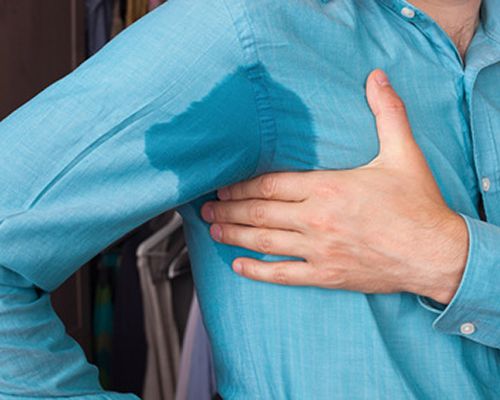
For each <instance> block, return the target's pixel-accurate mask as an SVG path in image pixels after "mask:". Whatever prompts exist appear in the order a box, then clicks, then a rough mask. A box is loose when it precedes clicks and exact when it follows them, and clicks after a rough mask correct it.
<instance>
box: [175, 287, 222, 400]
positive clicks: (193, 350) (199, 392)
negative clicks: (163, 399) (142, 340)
mask: <svg viewBox="0 0 500 400" xmlns="http://www.w3.org/2000/svg"><path fill="white" fill-rule="evenodd" d="M216 391H217V389H216V382H215V370H214V365H213V358H212V348H211V346H210V341H209V338H208V335H207V331H206V330H205V326H204V324H203V319H202V316H201V312H200V307H199V304H198V297H197V296H196V293H195V294H194V295H193V300H192V302H191V309H190V311H189V319H188V325H187V328H186V334H185V336H184V341H183V345H182V355H181V362H180V366H179V379H178V381H177V389H176V393H175V400H211V399H212V398H213V397H214V396H215V395H216Z"/></svg>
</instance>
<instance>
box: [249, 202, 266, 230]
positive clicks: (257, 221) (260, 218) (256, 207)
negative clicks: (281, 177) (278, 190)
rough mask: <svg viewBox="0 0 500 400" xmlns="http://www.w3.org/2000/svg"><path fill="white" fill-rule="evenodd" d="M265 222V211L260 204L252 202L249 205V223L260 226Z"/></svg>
mask: <svg viewBox="0 0 500 400" xmlns="http://www.w3.org/2000/svg"><path fill="white" fill-rule="evenodd" d="M265 220H266V211H265V209H264V206H263V205H262V203H260V202H257V201H254V202H252V203H251V205H250V222H251V223H252V224H253V225H255V226H262V225H263V224H264V222H265Z"/></svg>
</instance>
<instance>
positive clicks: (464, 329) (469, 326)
mask: <svg viewBox="0 0 500 400" xmlns="http://www.w3.org/2000/svg"><path fill="white" fill-rule="evenodd" d="M475 331H476V327H475V326H474V324H473V323H471V322H466V323H465V324H462V325H461V326H460V332H461V333H463V334H464V335H470V334H471V333H474V332H475Z"/></svg>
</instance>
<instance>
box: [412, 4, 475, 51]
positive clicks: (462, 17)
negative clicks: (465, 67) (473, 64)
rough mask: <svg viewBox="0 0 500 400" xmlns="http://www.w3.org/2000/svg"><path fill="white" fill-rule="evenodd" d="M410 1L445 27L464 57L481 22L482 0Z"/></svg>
mask: <svg viewBox="0 0 500 400" xmlns="http://www.w3.org/2000/svg"><path fill="white" fill-rule="evenodd" d="M408 1H409V2H410V3H412V4H413V5H414V6H415V7H418V8H419V9H420V10H422V11H423V12H425V13H426V14H427V15H429V16H430V17H431V18H432V19H434V21H436V23H437V24H438V25H439V26H441V28H443V29H444V31H445V32H446V33H447V34H448V36H449V37H450V38H451V40H453V43H455V46H456V47H457V49H458V51H459V52H460V55H461V56H462V58H464V56H465V53H466V51H467V48H468V47H469V44H470V42H471V40H472V37H473V36H474V32H475V31H476V27H477V25H478V23H479V9H480V7H481V0H408Z"/></svg>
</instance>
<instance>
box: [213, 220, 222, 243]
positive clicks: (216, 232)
mask: <svg viewBox="0 0 500 400" xmlns="http://www.w3.org/2000/svg"><path fill="white" fill-rule="evenodd" d="M210 234H211V235H212V238H214V239H215V240H217V241H218V242H220V241H221V239H222V228H221V227H220V225H217V224H214V225H212V226H211V227H210Z"/></svg>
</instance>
